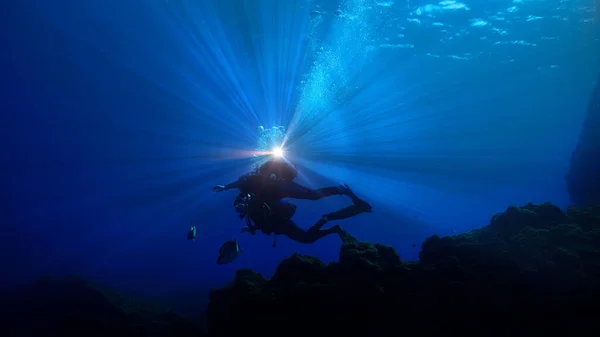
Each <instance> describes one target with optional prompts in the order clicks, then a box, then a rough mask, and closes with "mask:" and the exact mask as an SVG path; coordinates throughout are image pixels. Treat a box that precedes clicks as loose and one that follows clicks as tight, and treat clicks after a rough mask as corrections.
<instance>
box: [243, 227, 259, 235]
mask: <svg viewBox="0 0 600 337" xmlns="http://www.w3.org/2000/svg"><path fill="white" fill-rule="evenodd" d="M242 233H250V234H252V235H254V234H256V230H254V229H252V228H250V227H248V226H246V227H244V228H242Z"/></svg>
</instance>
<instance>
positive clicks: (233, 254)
mask: <svg viewBox="0 0 600 337" xmlns="http://www.w3.org/2000/svg"><path fill="white" fill-rule="evenodd" d="M241 253H242V249H241V248H240V245H238V243H237V239H233V240H229V241H225V243H224V244H223V245H222V246H221V249H219V258H218V259H217V264H228V263H231V262H233V261H234V260H235V259H237V258H238V256H240V254H241Z"/></svg>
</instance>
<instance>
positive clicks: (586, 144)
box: [565, 74, 600, 206]
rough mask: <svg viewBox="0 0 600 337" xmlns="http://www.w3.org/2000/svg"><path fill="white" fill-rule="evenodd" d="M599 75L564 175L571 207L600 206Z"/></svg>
mask: <svg viewBox="0 0 600 337" xmlns="http://www.w3.org/2000/svg"><path fill="white" fill-rule="evenodd" d="M598 130H600V74H598V81H597V82H596V87H595V89H594V91H593V92H592V97H591V99H590V102H589V104H588V110H587V114H586V118H585V121H584V122H583V126H582V129H581V133H580V134H579V141H578V143H577V147H576V148H575V151H573V154H572V155H571V166H570V168H569V172H568V173H567V175H566V176H565V180H566V183H567V188H568V190H569V194H570V196H571V201H572V202H573V204H575V205H580V206H586V205H592V204H593V205H598V204H600V132H599V131H598Z"/></svg>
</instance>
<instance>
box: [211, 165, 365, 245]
mask: <svg viewBox="0 0 600 337" xmlns="http://www.w3.org/2000/svg"><path fill="white" fill-rule="evenodd" d="M296 176H297V170H296V169H295V168H294V167H293V166H292V165H291V164H289V163H287V162H286V161H284V160H270V161H268V162H266V163H265V164H263V165H261V166H260V167H259V168H258V169H257V170H256V171H255V172H251V173H248V174H245V175H243V176H242V177H240V178H239V179H238V180H237V181H235V182H233V183H230V184H227V185H217V186H215V187H214V188H213V191H215V192H222V191H225V190H228V189H233V188H237V189H239V190H240V194H239V195H238V196H237V198H236V199H235V201H234V203H233V204H234V207H235V210H236V212H237V213H238V215H239V216H240V218H246V221H247V225H246V227H245V228H244V231H248V232H250V233H252V234H254V233H255V232H256V230H260V231H262V232H263V233H265V234H267V235H269V234H271V233H273V234H275V235H280V234H282V235H285V236H287V237H289V238H290V239H292V240H294V241H297V242H301V243H313V242H315V241H317V240H319V239H321V238H322V237H325V236H327V235H329V234H338V235H339V236H340V238H341V239H342V240H345V239H347V238H349V237H350V238H351V236H350V235H349V234H347V233H346V232H345V231H344V230H342V228H341V227H340V226H338V225H335V226H333V227H331V228H328V229H324V230H322V229H321V228H322V227H323V226H324V225H325V224H326V223H327V222H329V221H331V220H342V219H347V218H350V217H353V216H356V215H358V214H360V213H363V212H370V211H371V205H369V204H368V203H367V202H366V201H364V200H362V199H360V198H358V197H357V196H356V195H355V194H354V192H352V190H351V189H350V187H348V185H340V186H335V187H324V188H320V189H310V188H307V187H304V186H302V185H300V184H297V183H295V182H294V181H292V180H293V179H294V178H295V177H296ZM332 195H347V196H348V197H350V199H351V200H352V202H353V204H352V205H351V206H348V207H345V208H343V209H340V210H338V211H336V212H332V213H328V214H324V215H323V216H322V217H321V219H319V221H317V222H316V223H315V224H314V225H312V226H311V227H310V228H309V229H308V230H304V229H302V228H300V227H299V226H298V225H296V223H295V222H293V221H292V220H291V217H292V216H293V215H294V214H295V212H296V205H294V204H292V203H290V202H287V201H283V200H281V199H283V198H295V199H306V200H319V199H321V198H323V197H327V196H332ZM274 244H275V243H274Z"/></svg>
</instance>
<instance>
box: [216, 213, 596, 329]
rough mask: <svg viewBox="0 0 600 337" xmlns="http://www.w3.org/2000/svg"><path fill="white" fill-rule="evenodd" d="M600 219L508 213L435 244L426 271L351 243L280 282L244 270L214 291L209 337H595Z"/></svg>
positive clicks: (425, 253) (293, 265) (291, 263)
mask: <svg viewBox="0 0 600 337" xmlns="http://www.w3.org/2000/svg"><path fill="white" fill-rule="evenodd" d="M599 279H600V208H570V209H569V210H568V211H567V212H566V214H565V213H563V212H562V211H561V210H560V209H559V208H557V207H555V206H553V205H551V204H547V203H546V204H541V205H531V204H529V205H526V206H524V207H512V206H511V207H509V208H508V209H507V210H506V211H505V212H504V213H500V214H497V215H495V216H493V217H492V220H491V222H490V224H489V225H488V226H486V227H483V228H481V229H479V230H474V231H471V232H468V233H465V234H461V235H456V236H451V237H438V236H432V237H430V238H428V239H427V240H426V241H425V242H424V244H423V246H422V250H421V253H420V261H419V262H403V261H402V260H401V259H400V257H399V256H398V254H397V253H396V252H395V251H394V249H392V248H390V247H387V246H384V245H379V244H375V245H371V244H369V243H365V242H346V243H344V244H343V246H342V248H341V251H340V262H339V263H331V264H329V265H327V266H326V265H324V264H323V263H322V262H321V261H319V260H318V259H316V258H313V257H310V256H302V255H299V254H294V255H293V256H291V257H290V258H288V259H286V260H284V261H283V262H282V263H281V264H280V265H279V267H278V268H277V271H276V272H275V274H274V276H273V277H272V279H271V280H266V279H264V278H263V277H262V276H261V275H259V274H257V273H255V272H253V271H251V270H247V269H245V270H238V272H237V274H236V277H235V280H234V281H233V282H231V283H230V284H229V285H227V286H226V287H224V288H221V289H216V290H213V291H212V293H211V302H210V304H209V307H208V311H207V326H208V332H209V334H210V336H235V335H236V334H240V333H243V334H245V335H249V336H267V335H269V336H272V335H275V334H279V335H292V336H314V335H325V334H326V333H331V334H333V335H335V336H467V335H474V334H477V335H479V336H548V335H551V334H552V335H558V334H564V335H569V336H594V335H598V332H600V330H599V328H598V325H597V318H598V317H600V305H599V302H598V300H599V299H600V296H599V294H598V285H599V283H598V282H599Z"/></svg>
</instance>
